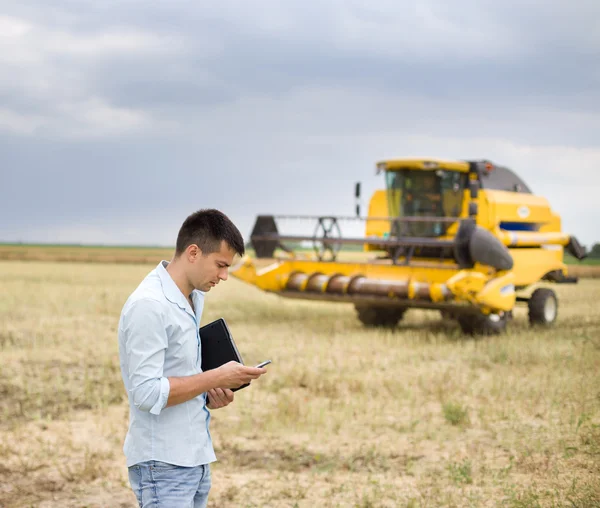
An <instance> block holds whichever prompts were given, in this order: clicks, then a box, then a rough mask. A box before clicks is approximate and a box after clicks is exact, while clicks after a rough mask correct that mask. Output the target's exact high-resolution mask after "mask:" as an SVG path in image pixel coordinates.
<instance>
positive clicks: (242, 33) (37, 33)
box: [0, 0, 600, 243]
mask: <svg viewBox="0 0 600 508" xmlns="http://www.w3.org/2000/svg"><path fill="white" fill-rule="evenodd" d="M2 12H3V16H2V17H0V31H1V32H2V33H3V34H4V35H5V36H4V37H3V38H1V39H0V65H2V66H3V69H4V72H3V73H2V74H1V77H0V151H1V152H0V153H2V155H0V168H1V169H0V172H1V176H2V180H3V182H4V185H3V186H2V187H1V188H0V200H1V202H0V213H1V214H2V216H3V217H5V218H6V217H8V218H9V220H8V221H6V220H5V221H2V222H0V240H18V239H25V240H29V241H36V240H38V241H39V240H41V239H43V240H44V241H46V240H47V241H52V238H61V239H63V240H65V241H78V238H79V239H82V238H83V239H84V240H85V241H94V238H98V241H100V242H112V243H114V242H128V241H129V240H131V239H137V240H136V241H138V242H143V243H161V242H170V241H171V240H172V234H173V233H172V231H171V229H172V228H176V227H178V225H179V222H180V221H181V220H182V218H183V217H184V216H185V215H186V214H187V213H189V212H190V211H191V210H193V209H196V208H199V207H201V206H216V207H220V208H223V209H225V210H227V211H229V213H230V214H231V215H232V217H234V218H235V219H236V220H238V221H239V222H240V224H242V228H243V229H244V232H245V233H247V232H249V229H250V226H251V223H252V219H253V216H254V215H255V214H256V213H261V212H266V211H274V212H279V213H285V212H289V213H313V214H314V213H321V212H322V213H350V212H351V209H352V204H353V200H352V196H351V192H352V184H353V182H354V181H355V180H358V179H360V180H363V182H364V183H365V188H366V190H367V191H370V190H374V189H375V188H376V187H377V186H378V185H381V183H382V182H381V181H380V180H379V179H378V178H376V177H375V175H374V174H373V167H374V163H375V161H376V160H380V159H383V158H386V157H400V156H405V155H431V156H439V157H456V158H469V157H486V158H495V159H496V160H498V162H502V163H507V164H511V165H513V166H514V167H515V169H517V170H518V171H519V172H520V173H521V174H523V176H524V177H525V178H526V180H527V181H528V182H529V183H530V185H531V186H532V187H533V188H534V189H536V190H538V191H539V192H543V193H544V194H545V195H547V196H548V198H549V199H550V201H551V203H553V204H554V203H556V206H559V211H560V212H561V213H562V214H564V222H565V228H570V230H572V231H574V232H575V233H577V234H579V235H580V236H582V237H583V239H584V241H586V242H588V243H589V242H591V241H594V240H597V239H598V238H596V236H598V235H597V233H596V226H595V224H596V222H597V221H598V218H600V217H599V216H598V211H597V209H596V208H597V207H595V206H594V205H593V203H594V198H595V196H594V195H592V193H591V191H590V188H591V187H592V185H600V181H598V177H597V176H596V175H597V174H598V172H597V170H596V169H595V168H597V166H598V164H599V163H600V154H599V152H600V147H599V145H598V140H597V132H600V71H599V68H598V61H600V35H599V34H600V30H598V19H600V6H599V4H598V3H597V2H595V1H591V0H590V1H586V0H578V1H576V2H570V3H564V2H559V1H558V0H556V1H551V2H503V3H498V2H491V1H482V2H470V1H462V2H458V3H457V2H454V3H453V4H452V5H450V4H447V3H446V2H443V1H441V0H439V1H433V0H430V1H428V2H396V1H391V0H390V1H383V2H377V3H370V2H366V1H363V2H359V1H353V2H348V1H344V2H342V1H336V0H330V1H323V2H319V3H316V2H314V3H306V2H285V3H281V2H275V1H262V2H252V3H248V2H241V1H238V2H233V1H229V2H228V1H225V2H220V3H218V4H214V3H213V4H202V5H200V4H197V3H193V2H183V1H180V2H168V3H167V2H163V3H159V4H152V5H151V4H148V3H142V2H138V1H129V2H91V1H90V2H71V1H57V2H53V3H52V4H51V5H50V4H46V3H42V2H26V3H23V2H19V3H7V2H3V9H2ZM574 174H577V175H578V177H577V179H573V178H572V176H573V175H574ZM573 202H577V203H578V207H577V209H575V208H574V207H573V205H572V203H573ZM159 223H160V225H159ZM81 241H83V240H81Z"/></svg>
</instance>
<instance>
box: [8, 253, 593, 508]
mask: <svg viewBox="0 0 600 508" xmlns="http://www.w3.org/2000/svg"><path fill="white" fill-rule="evenodd" d="M152 268H153V265H151V264H111V263H104V264H99V263H95V264H89V263H85V262H77V263H67V262H63V263H56V262H44V261H28V262H26V261H0V288H1V292H0V506H1V507H6V508H9V507H11V508H12V507H27V506H40V507H83V506H88V507H100V506H102V507H119V506H122V507H125V506H132V507H133V506H135V505H136V504H135V499H134V496H133V494H132V493H131V492H130V490H129V487H128V484H127V473H126V469H125V466H124V458H123V456H122V451H121V448H122V442H123V437H124V435H125V431H126V427H127V417H128V414H127V412H128V408H127V404H126V402H125V396H124V392H123V387H122V382H121V378H120V372H119V359H118V353H117V338H116V336H117V332H116V327H117V322H118V317H119V313H120V310H121V306H122V304H123V302H124V301H125V299H126V298H127V296H128V295H129V293H130V292H131V291H132V290H133V289H134V288H135V287H136V285H137V284H138V283H139V281H140V280H141V279H142V278H143V277H144V276H145V275H146V274H147V273H148V271H149V270H151V269H152ZM556 290H557V291H558V293H559V297H560V299H561V307H560V310H559V314H560V315H559V321H558V323H557V324H556V325H555V326H554V327H553V328H550V329H530V328H529V326H528V325H527V318H526V311H525V309H522V310H521V309H520V310H519V311H517V313H516V316H515V320H514V321H513V322H512V323H511V327H510V331H509V333H507V334H506V335H504V336H500V337H493V338H486V339H483V340H473V339H466V338H464V337H462V336H461V334H460V333H459V330H458V327H457V326H456V325H455V324H454V323H453V322H444V321H441V320H440V319H439V315H438V314H437V313H427V312H421V311H411V312H409V313H408V314H407V316H406V319H405V321H403V322H402V323H401V325H400V326H399V327H398V328H397V329H396V330H394V331H385V330H372V329H365V328H363V327H362V325H361V324H360V323H359V322H358V321H357V320H356V319H355V316H354V311H353V309H352V307H350V306H347V305H343V304H328V303H327V304H323V303H314V302H302V301H290V300H283V299H280V298H278V297H276V296H273V295H268V294H264V293H261V292H259V291H258V290H256V289H254V288H251V287H249V286H246V285H244V284H242V283H240V282H239V281H237V280H235V279H231V280H229V281H227V282H226V283H224V284H221V285H219V286H218V287H217V288H215V289H214V290H213V291H211V293H210V294H209V295H208V296H207V299H206V305H205V311H204V316H203V323H206V322H208V321H211V320H213V319H215V318H217V317H221V316H222V317H225V318H226V319H227V321H228V323H229V325H230V327H231V329H232V331H233V333H234V336H235V339H236V342H237V343H238V346H239V348H240V350H241V352H242V354H243V355H244V359H245V360H246V363H249V364H254V363H258V362H260V361H262V360H265V359H272V360H273V364H272V365H271V366H269V373H268V374H267V375H266V376H265V377H263V378H262V379H261V380H259V381H258V382H255V383H253V385H252V386H251V387H249V388H246V389H244V390H242V391H240V392H238V393H237V394H236V399H235V402H234V404H232V405H231V406H229V407H227V408H224V409H220V410H216V411H213V413H212V414H213V419H212V424H211V433H212V436H213V440H214V444H215V448H216V452H217V456H218V458H219V461H218V462H217V463H215V464H214V466H213V490H212V493H211V500H210V506H212V507H229V506H232V507H258V506H281V507H294V506H297V507H315V506H319V507H321V506H323V507H329V506H331V507H333V506H350V507H354V506H357V507H380V506H381V507H386V506H390V507H396V506H399V507H403V506H406V507H408V506H411V507H417V506H422V507H430V506H448V507H452V506H460V507H462V506H485V507H487V506H494V507H495V506H506V507H529V506H533V507H535V506H577V507H592V506H600V304H599V303H598V302H600V281H599V280H597V279H596V280H582V281H581V282H580V284H579V285H576V286H568V285H565V286H560V287H557V288H556Z"/></svg>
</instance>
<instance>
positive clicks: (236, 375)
mask: <svg viewBox="0 0 600 508" xmlns="http://www.w3.org/2000/svg"><path fill="white" fill-rule="evenodd" d="M216 370H217V371H218V372H219V377H220V378H221V380H222V383H221V384H220V388H239V387H240V386H242V385H245V384H247V383H249V382H250V381H252V380H253V379H258V378H259V377H260V376H262V375H263V374H266V373H267V369H265V368H261V369H257V368H256V367H246V366H245V365H242V364H241V363H238V362H233V361H232V362H227V363H225V364H224V365H221V366H220V367H219V368H217V369H216Z"/></svg>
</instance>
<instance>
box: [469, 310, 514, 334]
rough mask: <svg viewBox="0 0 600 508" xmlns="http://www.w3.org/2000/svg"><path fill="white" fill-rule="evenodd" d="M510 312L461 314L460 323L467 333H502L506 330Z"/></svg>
mask: <svg viewBox="0 0 600 508" xmlns="http://www.w3.org/2000/svg"><path fill="white" fill-rule="evenodd" d="M509 317H510V313H508V312H503V313H502V314H483V313H479V314H461V315H459V316H458V324H459V325H460V328H461V330H462V331H463V333H465V334H467V335H500V334H501V333H502V332H504V330H506V325H507V323H508V319H509Z"/></svg>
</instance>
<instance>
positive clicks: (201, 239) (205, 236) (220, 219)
mask: <svg viewBox="0 0 600 508" xmlns="http://www.w3.org/2000/svg"><path fill="white" fill-rule="evenodd" d="M223 240H225V242H227V245H229V247H230V248H231V250H233V251H235V252H236V253H237V254H239V255H240V256H243V255H244V252H245V248H244V239H243V238H242V235H241V233H240V231H239V230H238V228H237V227H236V226H235V224H234V223H233V222H231V220H230V219H229V218H228V217H227V216H226V215H225V214H224V213H223V212H220V211H219V210H214V209H206V210H198V211H197V212H194V213H193V214H191V215H190V216H189V217H188V218H187V219H185V221H183V224H182V225H181V228H180V229H179V234H178V235H177V243H176V246H175V255H176V256H179V255H181V254H183V252H185V249H187V248H188V247H189V246H190V245H192V244H196V245H197V246H198V247H199V248H200V250H201V251H202V254H204V255H207V254H211V253H213V252H217V251H218V250H220V248H221V242H222V241H223Z"/></svg>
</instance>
